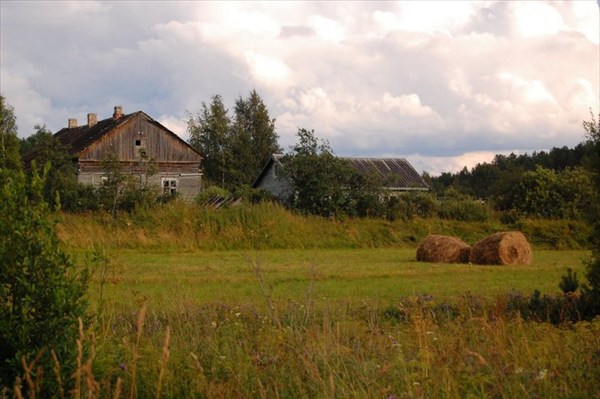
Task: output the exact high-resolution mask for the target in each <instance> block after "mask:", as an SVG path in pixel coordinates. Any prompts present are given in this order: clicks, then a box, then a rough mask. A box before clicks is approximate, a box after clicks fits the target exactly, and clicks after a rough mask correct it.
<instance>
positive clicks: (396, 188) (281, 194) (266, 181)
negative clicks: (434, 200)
mask: <svg viewBox="0 0 600 399" xmlns="http://www.w3.org/2000/svg"><path fill="white" fill-rule="evenodd" d="M283 159H284V156H283V155H282V154H273V155H272V156H271V158H270V159H269V161H267V163H266V164H265V166H264V167H263V169H262V171H261V173H260V175H259V176H258V178H257V179H256V181H255V182H254V184H253V187H254V188H258V189H262V190H265V191H268V192H270V193H271V194H273V196H275V197H276V198H278V199H279V200H281V201H287V200H289V198H290V197H291V196H292V195H293V194H294V191H295V188H294V183H293V182H292V181H291V180H290V179H289V178H288V177H286V176H285V175H283V174H282V173H281V169H282V168H284V167H285V165H284V164H283V163H282V161H283ZM340 159H342V160H344V161H346V162H347V163H348V166H349V167H351V168H353V169H354V170H356V171H357V172H359V173H361V174H364V175H369V174H375V175H377V177H378V178H379V179H380V180H381V182H382V184H383V187H382V188H383V189H384V190H385V191H387V192H388V193H390V194H393V193H399V192H405V191H429V186H428V185H427V183H426V182H425V180H423V178H422V177H421V176H420V175H419V174H418V173H417V171H416V170H415V168H413V167H412V165H411V164H410V163H409V162H408V161H407V160H406V159H403V158H355V157H341V158H340Z"/></svg>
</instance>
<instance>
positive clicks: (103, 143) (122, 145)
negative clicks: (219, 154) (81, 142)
mask: <svg viewBox="0 0 600 399" xmlns="http://www.w3.org/2000/svg"><path fill="white" fill-rule="evenodd" d="M136 141H139V142H140V143H141V145H140V146H136ZM141 148H144V149H145V151H146V154H147V155H148V157H149V158H153V159H155V160H156V161H158V162H161V163H173V164H178V163H179V164H181V163H183V164H186V163H187V164H194V163H195V164H197V165H198V167H199V166H200V160H201V157H200V155H199V154H198V153H196V152H194V151H193V150H192V149H191V148H190V147H189V146H187V145H186V143H184V142H183V141H181V140H179V139H178V138H177V137H175V136H174V135H173V134H171V133H170V132H168V131H166V130H164V129H162V128H161V127H160V126H159V125H156V124H154V123H152V122H151V121H150V120H148V119H147V118H146V117H145V116H144V115H143V114H139V115H137V117H135V118H132V119H131V120H130V121H128V122H127V123H125V124H123V125H120V126H118V127H117V128H115V129H114V131H112V132H110V133H109V134H107V135H106V136H104V137H102V138H101V139H100V140H99V141H97V142H96V143H93V144H92V145H91V146H89V147H88V148H87V149H85V150H84V151H82V152H81V153H80V154H79V160H80V162H86V161H100V162H101V161H102V160H103V159H105V158H106V157H107V156H108V155H111V154H113V153H116V154H117V156H118V158H119V160H120V161H122V162H135V161H139V160H140V156H139V150H140V149H141ZM197 170H198V168H196V171H197Z"/></svg>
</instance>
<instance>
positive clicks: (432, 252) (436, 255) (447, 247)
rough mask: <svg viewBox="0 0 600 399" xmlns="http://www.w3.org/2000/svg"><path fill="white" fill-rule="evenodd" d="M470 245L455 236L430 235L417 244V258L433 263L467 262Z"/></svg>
mask: <svg viewBox="0 0 600 399" xmlns="http://www.w3.org/2000/svg"><path fill="white" fill-rule="evenodd" d="M470 252H471V247H470V246H469V245H467V244H466V243H465V242H464V241H462V240H461V239H459V238H456V237H449V236H440V235H430V236H428V237H427V238H425V240H424V241H423V242H422V243H421V245H419V248H418V249H417V260H418V261H420V262H433V263H467V262H468V261H469V253H470Z"/></svg>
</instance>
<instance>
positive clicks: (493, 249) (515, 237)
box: [469, 231, 532, 265]
mask: <svg viewBox="0 0 600 399" xmlns="http://www.w3.org/2000/svg"><path fill="white" fill-rule="evenodd" d="M469 261H470V262H471V263H476V264H479V265H528V264H530V263H531V261H532V256H531V247H530V246H529V242H527V238H525V236H524V235H523V234H522V233H520V232H518V231H506V232H500V233H495V234H492V235H490V236H487V237H486V238H484V239H483V240H481V241H478V242H476V243H475V244H473V248H471V255H470V257H469Z"/></svg>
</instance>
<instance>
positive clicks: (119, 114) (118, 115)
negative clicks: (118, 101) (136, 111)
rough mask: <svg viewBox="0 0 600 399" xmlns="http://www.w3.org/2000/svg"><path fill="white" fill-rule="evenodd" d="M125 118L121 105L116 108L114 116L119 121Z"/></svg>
mask: <svg viewBox="0 0 600 399" xmlns="http://www.w3.org/2000/svg"><path fill="white" fill-rule="evenodd" d="M122 116H123V107H122V106H120V105H116V106H115V112H114V114H113V119H114V120H117V119H119V118H121V117H122Z"/></svg>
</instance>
